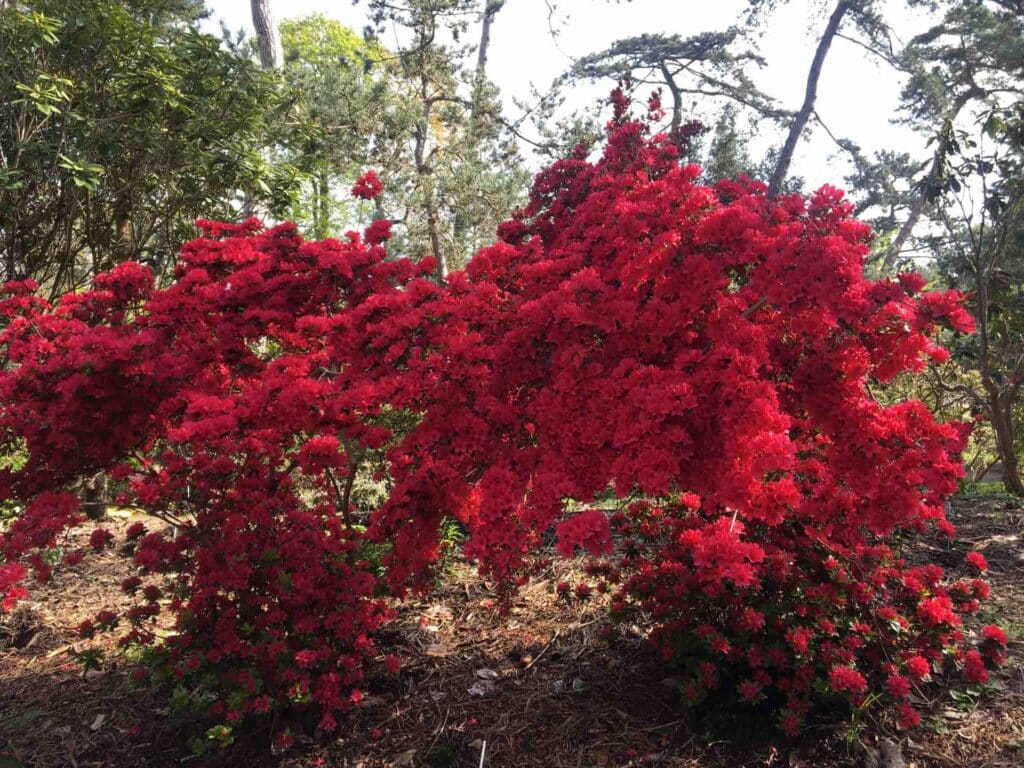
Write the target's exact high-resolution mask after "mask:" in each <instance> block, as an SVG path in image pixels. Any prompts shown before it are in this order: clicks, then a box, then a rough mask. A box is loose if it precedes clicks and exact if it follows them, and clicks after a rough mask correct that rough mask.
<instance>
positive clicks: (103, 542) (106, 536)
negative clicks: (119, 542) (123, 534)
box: [89, 528, 114, 549]
mask: <svg viewBox="0 0 1024 768" xmlns="http://www.w3.org/2000/svg"><path fill="white" fill-rule="evenodd" d="M113 540H114V534H112V533H111V532H110V531H108V530H105V529H103V528H97V529H96V530H94V531H93V532H92V533H91V534H90V535H89V546H90V547H92V548H93V549H103V548H104V547H106V546H107V544H109V543H110V542H112V541H113Z"/></svg>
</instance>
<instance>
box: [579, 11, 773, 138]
mask: <svg viewBox="0 0 1024 768" xmlns="http://www.w3.org/2000/svg"><path fill="white" fill-rule="evenodd" d="M739 38H740V30H739V29H738V28H735V27H734V28H731V29H728V30H725V31H723V32H704V33H701V34H699V35H694V36H693V37H688V38H682V37H680V36H679V35H666V34H643V35H639V36H637V37H629V38H624V39H622V40H618V41H616V42H614V43H612V45H611V46H609V47H608V48H607V49H605V50H603V51H599V52H596V53H592V54H589V55H587V56H584V57H583V58H581V59H579V60H578V61H577V62H576V63H575V65H574V66H573V68H572V70H570V72H569V74H568V79H569V80H573V79H579V78H587V79H598V78H611V79H619V78H621V77H624V76H629V78H630V79H631V81H632V82H633V83H634V84H635V85H637V86H641V87H643V86H650V85H653V86H660V87H663V88H665V89H666V90H667V91H668V94H669V96H670V97H671V105H669V116H670V121H669V131H670V132H671V133H673V134H676V133H678V132H679V130H680V129H681V128H682V126H683V125H684V122H685V121H686V120H688V119H694V118H702V117H705V116H706V115H708V114H710V110H709V106H710V105H712V104H718V105H719V106H721V105H723V104H728V103H736V104H741V105H743V106H745V107H748V108H750V109H752V110H753V111H755V112H756V113H758V114H760V115H762V116H767V117H772V118H781V117H784V116H785V114H786V113H785V112H783V111H782V110H781V109H779V107H778V106H777V105H776V104H775V103H774V102H773V101H772V99H771V98H769V97H768V96H766V95H765V94H764V93H762V92H761V91H759V90H758V89H757V88H756V87H755V86H754V84H753V82H752V81H751V79H750V77H749V76H748V75H747V74H746V72H745V71H744V67H746V66H748V65H750V64H753V65H756V66H762V65H763V64H764V60H763V59H762V58H761V57H760V56H758V55H757V54H756V53H754V52H753V51H750V50H746V49H743V48H740V47H739V46H738V42H739ZM687 100H689V102H690V103H687Z"/></svg>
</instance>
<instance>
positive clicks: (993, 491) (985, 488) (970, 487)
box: [960, 480, 1017, 501]
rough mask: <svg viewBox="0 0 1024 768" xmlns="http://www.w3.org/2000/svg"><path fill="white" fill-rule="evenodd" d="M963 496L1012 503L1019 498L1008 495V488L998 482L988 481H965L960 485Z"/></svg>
mask: <svg viewBox="0 0 1024 768" xmlns="http://www.w3.org/2000/svg"><path fill="white" fill-rule="evenodd" d="M960 495H961V496H986V497H988V498H993V499H1006V500H1008V501H1012V500H1014V499H1016V498H1017V497H1016V496H1014V495H1013V494H1012V493H1008V492H1007V490H1006V486H1004V485H1003V484H1002V483H1001V482H999V481H998V480H986V481H984V482H982V481H978V482H972V481H966V480H965V481H964V482H963V483H961V484H960Z"/></svg>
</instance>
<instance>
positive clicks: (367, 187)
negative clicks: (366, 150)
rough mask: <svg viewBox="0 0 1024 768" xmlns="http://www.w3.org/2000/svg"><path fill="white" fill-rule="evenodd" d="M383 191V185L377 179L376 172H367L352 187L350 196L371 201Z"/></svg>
mask: <svg viewBox="0 0 1024 768" xmlns="http://www.w3.org/2000/svg"><path fill="white" fill-rule="evenodd" d="M383 191H384V183H383V182H382V181H381V180H380V179H379V178H378V177H377V173H376V171H367V172H366V173H364V174H363V175H362V176H360V177H359V178H358V179H356V183H355V184H353V185H352V194H353V195H354V196H355V197H359V198H362V199H363V200H372V199H373V198H375V197H376V196H377V195H379V194H380V193H381V192H383Z"/></svg>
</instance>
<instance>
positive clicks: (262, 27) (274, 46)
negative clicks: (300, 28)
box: [250, 0, 284, 69]
mask: <svg viewBox="0 0 1024 768" xmlns="http://www.w3.org/2000/svg"><path fill="white" fill-rule="evenodd" d="M250 5H251V7H252V25H253V27H255V28H256V38H257V40H259V44H260V63H261V64H262V65H263V68H264V69H280V68H281V65H282V64H283V63H284V53H283V52H282V50H281V34H280V32H279V31H278V29H277V23H276V22H275V21H274V15H273V14H272V13H271V12H270V0H250Z"/></svg>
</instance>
